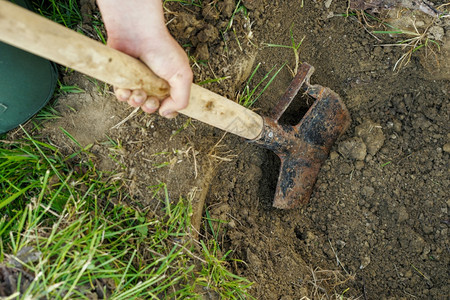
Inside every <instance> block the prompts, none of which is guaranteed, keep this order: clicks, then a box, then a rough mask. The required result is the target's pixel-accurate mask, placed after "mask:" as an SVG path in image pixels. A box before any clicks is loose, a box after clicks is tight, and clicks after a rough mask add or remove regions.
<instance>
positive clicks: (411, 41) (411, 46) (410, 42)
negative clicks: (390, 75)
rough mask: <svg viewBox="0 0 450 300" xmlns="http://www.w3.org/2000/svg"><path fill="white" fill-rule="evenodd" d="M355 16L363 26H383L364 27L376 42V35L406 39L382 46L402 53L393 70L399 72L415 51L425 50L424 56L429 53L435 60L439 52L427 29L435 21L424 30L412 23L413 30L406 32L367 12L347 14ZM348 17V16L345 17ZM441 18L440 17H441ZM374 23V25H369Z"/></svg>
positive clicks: (437, 45) (436, 43)
mask: <svg viewBox="0 0 450 300" xmlns="http://www.w3.org/2000/svg"><path fill="white" fill-rule="evenodd" d="M349 15H356V16H358V17H359V19H362V20H361V21H360V23H361V24H362V25H363V26H364V24H363V22H364V23H365V24H366V25H367V26H368V27H370V28H374V27H376V26H377V27H379V26H383V27H385V28H386V29H387V30H368V29H367V28H366V27H365V26H364V29H365V30H366V31H367V32H368V33H369V34H371V35H372V36H373V37H375V38H376V39H377V40H378V41H381V40H380V39H379V38H378V37H377V36H376V35H380V34H381V35H388V36H390V37H393V36H400V37H406V38H405V39H403V38H402V39H400V40H399V41H397V42H395V43H393V44H382V46H385V47H394V46H395V47H401V48H402V49H403V50H404V53H403V54H402V55H401V56H400V58H399V59H398V60H397V61H396V63H395V65H394V68H393V70H394V71H395V70H400V69H402V68H403V67H405V66H406V65H408V64H409V62H410V61H411V58H412V55H413V54H414V53H416V52H417V51H419V50H421V49H423V50H425V56H426V57H427V56H428V55H429V54H430V53H431V54H433V55H434V56H435V58H436V60H437V52H439V51H440V44H439V42H438V41H436V40H434V39H432V38H431V37H430V33H429V29H430V28H431V27H433V25H434V24H435V22H436V21H437V19H435V20H433V22H432V23H431V24H428V26H426V27H425V28H424V29H422V30H419V29H418V28H417V26H416V23H415V21H413V22H412V26H413V30H406V29H401V28H397V27H395V26H394V25H392V24H390V23H388V22H385V21H383V20H381V19H380V18H377V17H375V16H373V15H371V14H369V13H367V12H357V13H356V14H355V13H352V14H349ZM347 16H348V15H347ZM441 17H442V16H441ZM371 22H372V23H373V22H375V24H370V23H371Z"/></svg>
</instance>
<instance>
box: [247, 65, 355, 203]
mask: <svg viewBox="0 0 450 300" xmlns="http://www.w3.org/2000/svg"><path fill="white" fill-rule="evenodd" d="M313 72H314V67H312V66H311V65H309V64H307V63H304V64H302V65H301V67H300V69H299V71H298V73H297V75H296V76H295V78H294V79H293V81H292V82H291V84H290V85H289V87H288V89H287V90H286V92H285V94H284V95H283V96H282V98H281V99H280V101H279V102H278V104H277V106H276V107H275V108H274V109H273V110H272V113H271V116H270V117H263V119H264V126H263V130H262V133H261V135H260V137H259V138H258V139H256V140H253V141H252V142H254V143H256V144H259V145H261V146H263V147H265V148H267V149H269V150H272V151H273V152H275V154H277V155H278V157H279V158H280V160H281V168H280V175H279V178H278V183H277V187H276V191H275V198H274V201H273V206H274V207H276V208H280V209H291V208H295V207H298V206H299V205H304V204H306V203H308V201H309V198H310V196H311V193H312V191H313V187H314V184H315V182H316V180H317V175H318V173H319V170H320V167H321V165H322V164H323V162H324V161H325V160H326V159H327V157H328V154H329V153H330V149H331V147H332V145H333V144H334V142H335V141H336V140H337V139H338V138H339V136H341V135H342V134H343V133H344V132H345V130H346V129H347V128H348V127H349V125H350V114H349V112H348V110H347V108H346V107H345V105H344V103H343V102H342V100H341V99H340V97H339V96H338V95H337V94H336V93H335V92H333V91H332V90H331V89H329V88H327V87H322V86H320V85H311V84H310V83H309V80H310V77H311V75H312V73H313ZM303 86H305V88H306V90H305V93H306V94H308V95H310V96H312V97H313V98H315V99H316V100H315V102H314V103H313V105H312V106H311V107H310V108H309V110H308V111H307V112H306V114H305V115H304V116H303V118H302V120H301V121H300V122H299V123H298V124H297V125H295V126H290V125H283V124H279V123H278V120H279V119H280V117H281V116H282V115H283V113H284V112H285V110H286V109H287V107H288V106H289V105H290V103H291V102H292V100H293V99H294V97H295V96H296V95H297V93H298V91H299V90H300V89H301V88H302V87H303Z"/></svg>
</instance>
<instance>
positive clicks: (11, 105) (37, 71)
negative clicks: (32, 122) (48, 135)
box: [0, 0, 58, 134]
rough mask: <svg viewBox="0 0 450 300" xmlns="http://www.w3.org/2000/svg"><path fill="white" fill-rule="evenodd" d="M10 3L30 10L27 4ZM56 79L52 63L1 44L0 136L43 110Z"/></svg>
mask: <svg viewBox="0 0 450 300" xmlns="http://www.w3.org/2000/svg"><path fill="white" fill-rule="evenodd" d="M12 2H14V3H16V4H19V5H22V6H23V7H26V8H30V6H29V5H28V3H27V2H26V1H23V0H22V1H20V0H15V1H12ZM0 34H1V33H0ZM57 79H58V73H57V70H56V67H55V65H54V64H53V63H52V62H50V61H48V60H46V59H44V58H41V57H39V56H36V55H33V54H31V53H28V52H25V51H23V50H20V49H17V48H15V47H13V46H10V45H7V44H4V43H1V42H0V134H2V133H5V132H7V131H9V130H11V129H13V128H16V127H17V126H19V125H20V124H22V123H24V122H26V121H27V120H28V119H30V118H31V117H32V116H33V115H34V114H36V113H37V112H38V111H39V110H40V109H41V108H42V107H44V105H45V104H46V103H47V102H48V101H49V100H50V99H51V97H52V95H53V92H54V90H55V87H56V83H57Z"/></svg>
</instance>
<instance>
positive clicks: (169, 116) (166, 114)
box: [161, 110, 178, 119]
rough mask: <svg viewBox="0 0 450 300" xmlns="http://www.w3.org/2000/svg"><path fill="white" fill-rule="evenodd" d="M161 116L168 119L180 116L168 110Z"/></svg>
mask: <svg viewBox="0 0 450 300" xmlns="http://www.w3.org/2000/svg"><path fill="white" fill-rule="evenodd" d="M161 115H162V116H163V117H164V118H167V119H173V118H175V117H176V116H177V115H178V113H177V112H175V111H171V110H166V111H164V112H163V113H162V114H161Z"/></svg>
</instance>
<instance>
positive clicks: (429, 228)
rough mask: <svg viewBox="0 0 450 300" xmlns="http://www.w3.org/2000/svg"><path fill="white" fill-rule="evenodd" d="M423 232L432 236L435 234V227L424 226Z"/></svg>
mask: <svg viewBox="0 0 450 300" xmlns="http://www.w3.org/2000/svg"><path fill="white" fill-rule="evenodd" d="M422 230H423V232H424V233H425V234H430V233H432V232H433V227H431V226H428V225H425V224H423V225H422Z"/></svg>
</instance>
